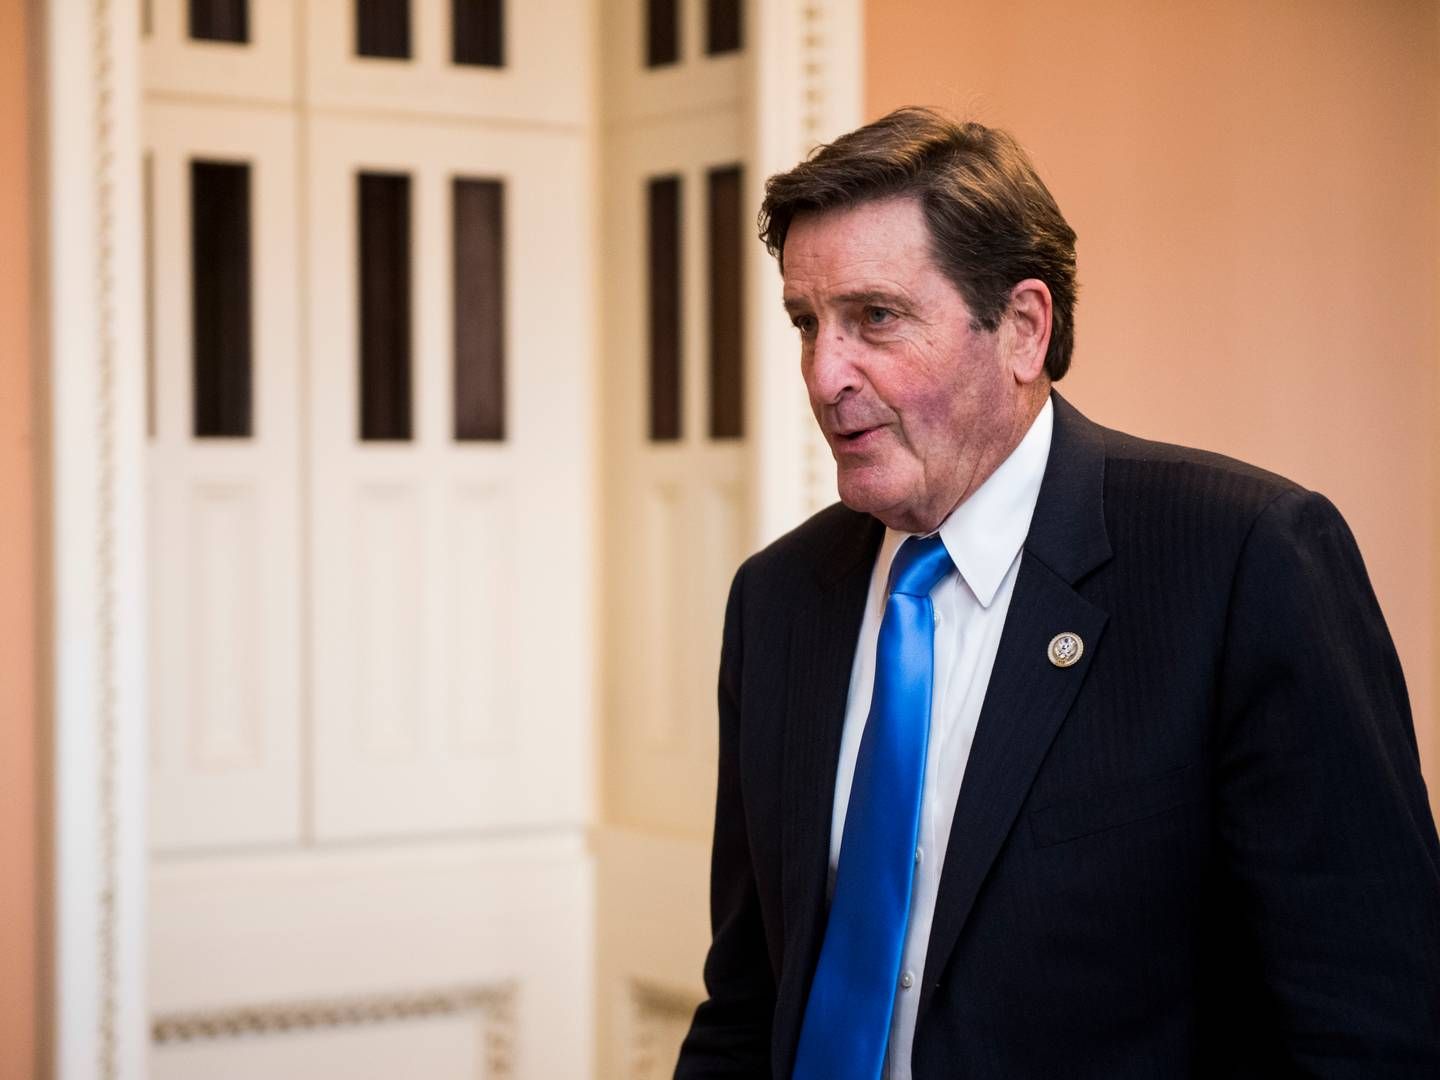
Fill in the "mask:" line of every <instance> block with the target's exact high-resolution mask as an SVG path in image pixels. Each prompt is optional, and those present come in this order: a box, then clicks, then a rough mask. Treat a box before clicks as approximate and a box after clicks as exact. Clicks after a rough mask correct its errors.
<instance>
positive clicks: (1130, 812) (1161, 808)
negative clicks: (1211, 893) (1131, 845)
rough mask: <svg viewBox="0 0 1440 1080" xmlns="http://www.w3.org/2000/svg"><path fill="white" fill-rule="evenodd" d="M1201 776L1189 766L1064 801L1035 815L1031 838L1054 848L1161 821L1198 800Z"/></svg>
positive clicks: (1036, 811)
mask: <svg viewBox="0 0 1440 1080" xmlns="http://www.w3.org/2000/svg"><path fill="white" fill-rule="evenodd" d="M1199 776H1200V773H1199V767H1198V766H1197V765H1187V766H1185V767H1184V768H1181V769H1176V770H1175V771H1173V772H1168V773H1164V774H1162V775H1160V776H1156V777H1152V778H1150V779H1148V780H1141V781H1139V782H1138V783H1134V784H1126V785H1125V786H1124V787H1114V788H1105V789H1103V790H1100V791H1096V792H1087V793H1085V794H1084V795H1077V796H1074V797H1073V798H1069V799H1061V800H1060V801H1058V802H1053V803H1050V804H1049V805H1048V806H1042V807H1041V808H1040V809H1038V810H1034V811H1031V814H1030V833H1031V836H1032V837H1033V839H1034V841H1035V846H1036V847H1050V846H1051V845H1053V844H1063V843H1064V842H1065V841H1067V840H1077V839H1079V838H1080V837H1082V836H1090V835H1091V834H1093V833H1098V832H1104V831H1105V830H1107V829H1118V828H1119V827H1120V826H1122V825H1130V824H1132V823H1134V822H1137V821H1144V820H1146V819H1147V818H1152V817H1157V816H1159V815H1160V814H1163V813H1165V812H1166V811H1168V810H1173V809H1175V808H1176V807H1177V806H1183V805H1184V804H1185V803H1187V802H1190V801H1191V800H1192V799H1194V798H1196V797H1197V795H1198V790H1197V788H1198V782H1199Z"/></svg>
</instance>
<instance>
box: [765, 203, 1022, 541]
mask: <svg viewBox="0 0 1440 1080" xmlns="http://www.w3.org/2000/svg"><path fill="white" fill-rule="evenodd" d="M784 262H785V274H784V277H785V307H786V310H787V311H788V312H789V313H790V316H791V320H792V321H793V322H794V324H795V326H796V327H797V328H798V329H799V330H800V341H801V347H800V364H801V372H802V374H803V375H804V377H805V387H806V390H807V391H808V392H809V395H810V407H811V408H812V409H813V410H814V412H815V419H816V420H817V421H818V422H819V424H820V428H821V430H822V431H823V432H824V433H825V440H826V441H827V442H828V443H829V444H830V451H831V453H832V454H834V456H835V465H836V473H837V481H838V486H839V489H840V499H841V501H843V502H844V503H845V505H846V506H849V507H850V508H851V509H854V510H860V511H863V512H866V513H870V514H874V515H875V516H876V517H877V518H879V519H880V520H881V521H883V522H884V523H885V524H886V525H889V526H890V527H891V528H895V529H900V530H903V531H906V532H928V531H930V530H932V529H934V528H935V527H936V526H938V525H939V524H940V522H941V521H943V520H944V519H945V517H946V516H947V515H948V514H949V513H950V511H951V510H953V509H954V508H955V507H956V506H958V505H959V504H960V503H961V501H963V500H964V499H965V498H966V497H967V496H969V494H970V493H971V492H972V491H974V490H975V489H976V488H977V487H979V486H980V484H981V483H983V482H984V480H985V478H986V477H987V476H989V475H990V473H991V472H993V471H994V470H995V468H996V466H998V465H999V464H1000V463H1001V462H1002V461H1004V460H1005V458H1006V457H1007V456H1008V455H1009V453H1010V451H1011V450H1012V449H1013V448H1014V447H1015V445H1016V444H1017V443H1018V442H1019V440H1020V438H1021V437H1023V435H1024V432H1025V428H1026V425H1027V423H1028V420H1029V414H1028V412H1027V410H1026V408H1025V403H1024V401H1022V396H1021V393H1020V390H1021V386H1020V385H1019V383H1018V382H1017V379H1016V378H1015V376H1014V374H1013V373H1012V371H1011V368H1010V363H1009V361H1008V354H1009V352H1010V349H1009V348H1008V347H1007V339H1008V338H1009V337H1010V335H1009V333H1008V329H1009V328H1008V327H1007V326H1006V325H1005V323H1004V322H1002V324H1001V326H1000V328H999V329H998V330H997V331H995V332H993V333H991V332H986V331H984V330H976V329H974V328H972V326H971V314H970V309H969V307H968V306H967V305H966V303H965V300H964V298H963V297H962V296H961V295H960V292H959V290H958V289H956V287H955V286H954V284H952V283H951V281H950V279H949V278H947V277H946V276H945V275H944V274H943V273H942V272H941V271H940V268H939V267H938V266H937V265H936V263H935V259H934V256H933V255H932V254H931V249H930V233H929V229H928V227H927V226H926V223H925V217H924V212H923V211H922V209H921V207H920V202H919V200H918V199H916V198H913V197H909V196H905V197H895V198H888V199H883V200H877V201H872V202H866V203H861V204H859V205H857V206H853V207H847V208H843V209H839V210H831V211H824V212H820V213H814V214H802V215H799V216H797V217H796V218H795V220H794V221H793V222H792V223H791V225H790V229H789V232H788V233H787V235H786V238H785V252H784Z"/></svg>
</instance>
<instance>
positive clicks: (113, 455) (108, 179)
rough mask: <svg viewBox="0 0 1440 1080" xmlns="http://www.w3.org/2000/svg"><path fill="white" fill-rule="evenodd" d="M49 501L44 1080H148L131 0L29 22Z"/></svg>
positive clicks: (54, 10)
mask: <svg viewBox="0 0 1440 1080" xmlns="http://www.w3.org/2000/svg"><path fill="white" fill-rule="evenodd" d="M36 6H37V20H36V23H37V38H38V44H39V46H40V48H39V54H40V57H41V62H40V65H39V67H40V75H39V90H40V93H39V94H38V95H37V96H38V97H39V99H40V100H41V101H42V102H43V104H44V109H45V120H44V122H43V124H42V130H43V137H42V140H41V145H42V146H43V151H42V165H41V174H42V178H43V179H42V182H41V184H40V185H39V190H40V192H41V198H40V200H39V201H40V208H39V215H38V216H39V223H38V224H39V230H38V232H39V235H40V237H41V238H42V239H41V249H42V251H43V256H42V259H43V266H44V273H43V275H41V282H40V287H39V289H38V290H37V291H38V292H39V293H40V296H41V303H42V305H43V306H42V311H43V316H42V320H41V325H42V327H43V330H42V334H41V338H42V341H44V342H45V344H46V345H47V346H48V361H49V363H48V374H49V380H48V382H49V385H48V389H49V397H50V401H49V404H50V424H49V456H50V461H49V464H50V473H51V475H50V481H51V492H52V500H51V506H52V518H51V520H50V522H49V523H48V535H49V537H50V551H49V558H50V573H51V580H52V583H53V592H52V597H53V606H52V607H51V610H50V615H49V618H48V633H49V636H50V641H49V643H48V644H49V653H50V656H51V668H50V679H51V685H50V701H51V705H52V714H53V724H54V728H53V736H52V750H51V752H52V755H53V783H52V786H51V788H50V791H51V795H52V799H53V803H52V806H51V814H52V815H53V816H52V818H51V826H52V830H53V831H52V839H51V845H52V858H51V862H50V864H49V868H50V874H51V879H50V882H49V888H50V895H51V902H52V904H53V916H52V935H53V937H52V942H51V944H52V948H53V953H52V968H51V977H50V979H49V980H48V981H47V985H48V989H49V1001H48V1002H46V1003H45V1006H44V1009H45V1012H46V1013H47V1014H48V1015H49V1017H50V1018H51V1024H52V1031H51V1039H50V1040H48V1041H49V1042H50V1044H51V1048H50V1050H49V1056H50V1057H49V1060H48V1061H46V1062H45V1065H46V1067H47V1071H48V1072H49V1073H50V1074H51V1075H53V1076H55V1077H57V1078H63V1080H91V1078H94V1080H121V1078H124V1080H129V1078H134V1080H140V1078H142V1077H144V1076H145V1072H146V1070H145V1054H146V1047H147V1044H148V1041H149V1039H148V1033H147V1030H146V1029H147V1019H146V1013H147V1010H146V1006H145V974H144V968H145V919H144V911H145V881H146V831H147V830H146V820H145V818H146V803H145V755H146V739H145V715H146V713H145V707H144V697H145V678H144V672H145V662H144V661H145V637H146V633H145V589H144V550H145V549H144V540H145V535H144V520H145V515H144V472H143V451H144V439H145V372H144V367H145V364H144V348H143V340H142V335H143V324H142V312H143V306H142V303H143V301H142V285H143V274H142V272H141V268H142V257H141V251H142V249H141V203H140V184H139V179H140V177H139V171H140V134H139V86H140V83H139V72H138V57H139V35H140V14H141V13H140V8H139V3H138V2H137V0H90V2H82V0H50V2H48V3H43V2H38V3H37V5H36Z"/></svg>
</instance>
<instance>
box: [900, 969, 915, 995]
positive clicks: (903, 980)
mask: <svg viewBox="0 0 1440 1080" xmlns="http://www.w3.org/2000/svg"><path fill="white" fill-rule="evenodd" d="M914 985H915V976H914V974H912V973H911V972H909V971H907V972H905V974H903V975H901V976H900V988H901V989H902V990H909V989H910V988H911V987H912V986H914Z"/></svg>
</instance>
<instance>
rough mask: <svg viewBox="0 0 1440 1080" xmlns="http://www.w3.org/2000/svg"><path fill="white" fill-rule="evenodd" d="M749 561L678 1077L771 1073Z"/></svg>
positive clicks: (739, 604)
mask: <svg viewBox="0 0 1440 1080" xmlns="http://www.w3.org/2000/svg"><path fill="white" fill-rule="evenodd" d="M744 575H745V568H744V567H741V569H740V572H739V573H737V574H736V575H735V581H734V583H733V584H732V585H731V587H730V599H729V602H728V604H727V605H726V610H725V635H724V644H723V646H722V649H721V657H720V687H719V705H720V761H719V771H718V785H717V792H716V799H715V835H714V846H713V848H712V851H711V866H710V925H711V932H712V940H711V944H710V951H709V954H708V955H707V956H706V959H705V988H706V991H707V993H708V997H707V999H706V1000H705V1001H704V1002H702V1003H701V1005H700V1007H699V1008H698V1009H697V1010H696V1012H695V1018H694V1020H693V1021H692V1023H691V1026H690V1032H689V1034H688V1035H687V1036H686V1038H685V1042H684V1045H683V1046H682V1048H681V1051H680V1061H679V1064H678V1065H677V1067H676V1070H675V1077H676V1080H701V1078H712V1077H714V1078H719V1077H745V1078H747V1080H763V1078H767V1077H769V1076H770V1032H771V1024H772V1018H773V1015H774V1012H775V982H774V976H773V974H772V972H771V968H770V963H769V957H768V953H767V952H766V948H765V934H764V928H763V925H762V923H761V917H760V901H759V896H758V894H757V892H756V886H755V874H754V870H753V867H752V864H751V857H750V841H749V837H748V834H747V829H746V819H745V806H744V800H743V798H742V795H741V786H740V738H741V709H740V695H741V664H742V659H743V653H744V641H743V636H744V635H743V623H744V619H743V610H742V609H743V604H744V600H743V597H744V585H743V578H744Z"/></svg>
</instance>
